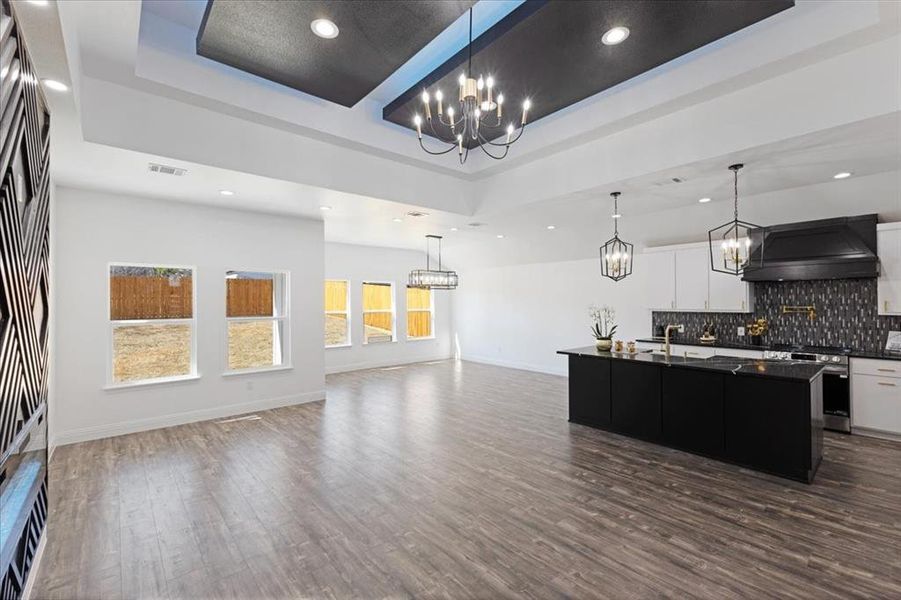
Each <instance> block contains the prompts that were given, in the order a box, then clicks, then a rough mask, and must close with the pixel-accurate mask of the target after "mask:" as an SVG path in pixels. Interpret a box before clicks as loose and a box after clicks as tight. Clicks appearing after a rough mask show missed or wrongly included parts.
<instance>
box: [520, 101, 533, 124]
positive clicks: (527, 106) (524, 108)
mask: <svg viewBox="0 0 901 600" xmlns="http://www.w3.org/2000/svg"><path fill="white" fill-rule="evenodd" d="M531 107H532V103H531V102H529V100H528V99H526V101H525V102H523V103H522V124H523V125H525V124H526V117H527V115H528V113H529V109H530V108H531Z"/></svg>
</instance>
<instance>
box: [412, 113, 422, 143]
mask: <svg viewBox="0 0 901 600" xmlns="http://www.w3.org/2000/svg"><path fill="white" fill-rule="evenodd" d="M413 122H414V123H416V135H418V136H419V139H422V117H420V116H419V115H416V116H415V117H413Z"/></svg>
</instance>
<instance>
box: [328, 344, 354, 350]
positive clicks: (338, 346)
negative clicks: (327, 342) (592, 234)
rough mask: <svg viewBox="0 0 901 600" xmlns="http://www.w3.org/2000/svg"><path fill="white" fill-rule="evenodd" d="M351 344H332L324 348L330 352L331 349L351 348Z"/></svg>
mask: <svg viewBox="0 0 901 600" xmlns="http://www.w3.org/2000/svg"><path fill="white" fill-rule="evenodd" d="M351 347H353V344H332V345H331V346H326V347H325V349H326V350H331V349H332V348H351Z"/></svg>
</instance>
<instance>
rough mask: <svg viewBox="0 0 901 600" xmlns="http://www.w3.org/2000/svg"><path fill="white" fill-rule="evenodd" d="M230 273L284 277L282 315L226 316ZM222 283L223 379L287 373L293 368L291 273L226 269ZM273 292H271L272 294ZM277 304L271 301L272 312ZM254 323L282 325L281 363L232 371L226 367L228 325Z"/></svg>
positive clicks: (277, 270)
mask: <svg viewBox="0 0 901 600" xmlns="http://www.w3.org/2000/svg"><path fill="white" fill-rule="evenodd" d="M230 272H237V273H269V274H271V275H281V276H282V277H284V284H283V287H284V292H285V298H284V305H285V306H284V307H285V310H284V314H283V315H280V316H277V315H272V316H271V317H229V316H228V283H227V282H228V274H229V273H230ZM222 282H223V284H225V288H224V289H223V294H222V299H223V306H222V308H223V311H222V314H223V315H224V316H225V320H224V333H223V336H222V337H223V340H224V341H225V343H224V344H223V348H222V352H223V355H222V364H223V365H224V368H223V369H222V376H223V377H234V376H235V375H249V374H253V373H266V372H268V371H289V370H291V369H293V368H294V364H293V363H292V362H291V273H290V271H287V270H284V269H244V268H237V269H226V270H225V271H224V272H223V274H222ZM273 288H275V284H274V282H273ZM274 293H275V292H274V291H273V294H274ZM276 305H277V302H276V301H275V298H273V300H272V306H273V312H275V306H276ZM254 321H271V322H276V321H280V322H281V323H282V326H281V331H282V334H283V338H284V339H283V340H281V342H282V343H281V353H282V362H281V364H278V365H270V366H267V367H247V368H246V369H232V368H230V367H229V365H228V324H229V323H232V322H234V323H252V322H254ZM274 345H275V340H273V346H274Z"/></svg>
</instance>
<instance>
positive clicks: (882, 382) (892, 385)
mask: <svg viewBox="0 0 901 600" xmlns="http://www.w3.org/2000/svg"><path fill="white" fill-rule="evenodd" d="M876 383H878V384H879V385H887V386H889V387H895V384H894V383H889V382H888V381H877V382H876Z"/></svg>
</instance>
